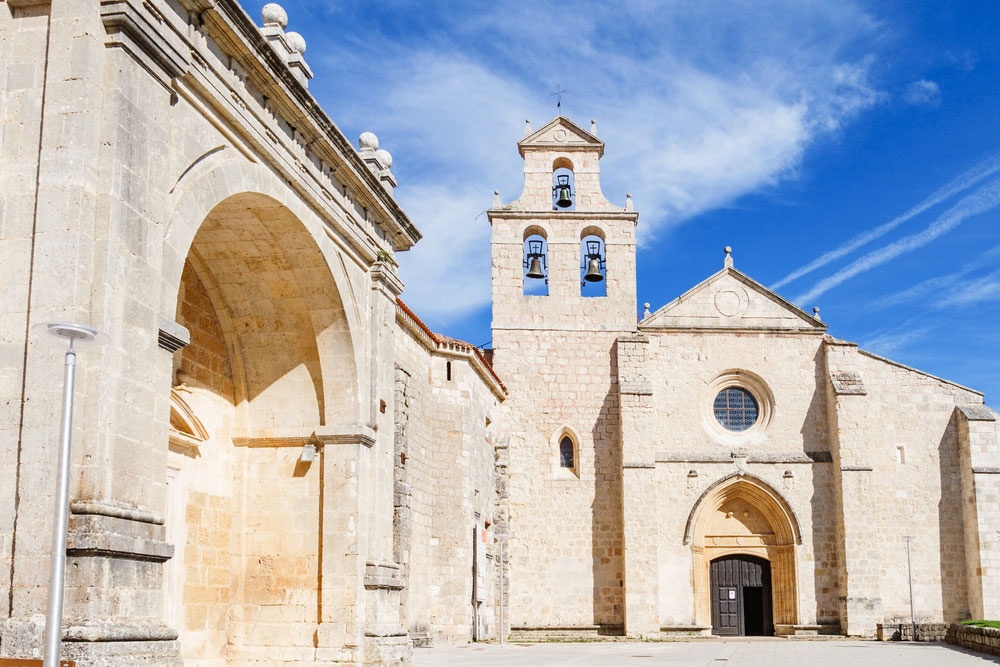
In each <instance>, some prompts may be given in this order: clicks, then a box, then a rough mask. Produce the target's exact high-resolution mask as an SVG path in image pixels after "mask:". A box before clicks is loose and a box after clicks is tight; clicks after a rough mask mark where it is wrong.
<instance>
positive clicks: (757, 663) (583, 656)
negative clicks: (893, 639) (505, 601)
mask: <svg viewBox="0 0 1000 667" xmlns="http://www.w3.org/2000/svg"><path fill="white" fill-rule="evenodd" d="M413 655H414V664H415V665H416V667H471V666H474V667H507V666H514V665H517V666H518V667H556V666H557V665H558V666H562V665H573V666H574V667H588V666H593V667H619V666H625V665H629V666H631V665H670V666H671V667H765V666H767V667H770V666H771V665H808V666H809V667H869V666H871V667H876V666H877V667H894V666H896V665H899V666H903V665H905V666H906V667H985V665H997V664H1000V659H997V658H991V657H989V656H985V655H979V654H975V653H972V652H970V651H965V650H963V649H958V648H955V647H952V646H949V645H947V644H910V643H884V642H875V641H846V640H845V641H789V640H784V639H759V640H738V641H737V640H730V641H722V640H720V641H694V642H662V643H649V642H646V643H639V642H607V643H592V644H507V645H505V646H498V645H496V644H488V645H487V644H472V645H469V646H445V647H439V648H431V649H419V650H416V651H414V653H413Z"/></svg>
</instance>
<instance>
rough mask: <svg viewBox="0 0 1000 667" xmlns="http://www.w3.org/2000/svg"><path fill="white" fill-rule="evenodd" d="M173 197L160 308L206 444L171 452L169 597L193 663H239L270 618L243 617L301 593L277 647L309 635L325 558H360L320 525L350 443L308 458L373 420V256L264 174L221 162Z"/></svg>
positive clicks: (277, 623) (278, 624)
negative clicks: (306, 450)
mask: <svg viewBox="0 0 1000 667" xmlns="http://www.w3.org/2000/svg"><path fill="white" fill-rule="evenodd" d="M212 159H213V158H208V160H212ZM173 196H174V197H175V199H174V207H173V209H172V213H171V214H170V215H169V217H168V218H167V222H166V232H165V245H164V257H163V269H162V284H161V295H162V296H161V299H162V301H161V312H162V313H163V314H164V315H166V316H168V317H170V316H172V317H174V318H175V319H176V320H177V321H178V322H180V323H181V324H183V325H185V326H187V327H188V328H189V329H190V330H191V337H192V340H191V344H190V345H188V346H187V347H185V348H183V349H182V350H181V351H180V352H178V353H177V354H176V355H175V367H176V368H175V370H176V371H177V377H176V381H177V388H178V389H181V390H183V391H184V392H185V393H184V401H185V403H187V404H188V405H189V407H190V408H191V412H192V414H194V413H195V412H197V414H198V416H199V418H201V421H202V422H203V427H204V431H205V433H206V435H207V438H205V439H204V440H199V441H197V442H196V443H195V444H196V447H195V446H190V445H189V446H188V447H186V448H180V447H179V446H178V445H177V444H176V443H175V442H172V443H171V444H172V445H173V446H172V447H171V448H170V450H169V452H168V456H170V457H172V459H171V460H168V465H173V466H174V467H175V472H174V482H173V484H174V486H175V488H176V491H175V492H173V493H172V496H171V499H170V500H169V503H170V507H171V509H170V510H169V512H168V514H169V515H170V516H171V517H172V518H171V519H169V520H168V531H170V533H171V535H172V537H171V540H172V541H174V542H175V545H176V547H177V549H176V552H175V553H176V556H175V558H174V559H173V560H172V561H171V563H170V565H169V567H170V568H172V572H170V577H171V581H172V582H173V584H172V585H173V588H171V589H170V590H168V591H167V592H166V593H165V599H166V600H167V601H168V603H169V605H170V606H171V607H172V608H173V609H174V610H176V611H175V615H176V618H175V619H173V620H174V622H176V623H177V625H178V629H179V630H180V631H181V646H182V654H183V656H184V657H185V659H188V658H191V659H192V660H200V661H215V660H220V659H222V658H223V656H225V655H229V656H230V659H240V658H242V657H245V656H246V655H250V654H252V652H253V651H254V650H256V649H255V646H254V642H253V637H254V636H256V634H257V632H258V626H257V624H258V623H259V622H260V619H259V618H256V617H252V615H250V614H248V613H246V610H247V609H251V608H254V609H256V608H258V607H261V606H263V607H267V608H269V609H271V608H277V607H279V606H283V603H284V602H285V601H286V600H287V599H291V598H294V599H295V600H296V601H297V602H296V604H295V605H288V607H289V608H288V609H285V610H284V611H283V612H282V614H281V615H280V618H278V617H275V618H274V619H273V623H272V624H271V626H270V627H271V628H272V630H273V636H274V637H275V639H274V641H275V642H277V643H280V642H285V643H287V645H289V646H293V645H295V646H297V645H301V644H302V643H303V642H306V641H312V639H311V638H312V633H313V632H314V630H315V623H316V617H317V614H318V613H319V612H318V610H319V609H321V608H322V596H323V595H324V591H323V589H322V587H321V585H320V583H319V582H321V574H320V573H321V572H322V568H323V567H324V565H323V561H322V555H323V549H324V548H329V549H330V550H331V551H338V552H340V553H345V554H346V553H348V551H349V545H348V544H347V540H348V538H347V537H343V542H340V541H338V540H340V539H341V538H340V534H338V536H337V537H327V536H326V533H325V532H324V530H323V525H324V524H323V516H324V515H323V507H324V506H323V502H324V500H323V499H324V497H325V495H324V494H328V495H327V496H326V497H332V496H335V495H337V493H338V489H339V487H338V489H327V488H325V487H324V482H323V474H324V473H323V470H324V468H325V466H326V465H327V464H326V461H327V460H334V459H335V457H337V456H339V455H341V454H343V450H342V449H340V448H339V447H336V446H333V445H331V446H330V447H331V449H330V450H326V448H323V453H322V454H321V455H319V456H317V457H315V458H316V460H315V462H314V461H313V460H311V459H306V458H305V457H303V456H302V454H301V452H302V451H303V444H304V443H307V442H313V440H312V434H313V433H314V432H317V433H318V432H325V433H339V432H356V431H357V429H358V426H357V424H359V423H361V422H363V421H364V420H363V419H362V418H361V415H362V414H363V413H362V411H361V405H362V404H365V403H363V402H364V401H365V400H366V396H367V395H368V392H370V389H369V386H368V383H367V379H368V378H369V377H370V376H368V374H367V373H364V372H362V370H363V369H367V368H368V363H369V357H370V355H369V354H366V351H365V347H364V342H365V341H366V340H367V337H366V336H365V334H364V332H365V331H367V330H368V327H366V326H363V325H362V324H361V323H362V322H364V320H363V319H362V317H361V313H365V314H367V310H368V304H367V298H368V296H367V295H368V294H370V293H371V291H370V289H369V288H368V285H369V278H368V275H367V270H368V269H367V265H368V262H367V261H366V260H365V258H364V257H361V256H359V255H358V251H357V250H356V248H354V246H352V245H351V244H350V243H348V241H347V240H346V239H345V238H342V237H340V236H338V233H339V232H340V231H343V230H338V229H337V228H336V227H332V226H330V225H328V224H327V222H326V221H325V220H323V219H322V218H320V217H319V215H317V213H316V212H315V210H313V209H312V208H310V207H309V206H308V205H307V203H306V200H304V199H302V198H300V197H299V195H298V194H297V193H296V192H295V191H294V190H293V189H292V188H291V187H290V186H289V185H288V184H286V183H284V182H283V181H281V180H280V179H278V178H277V177H276V176H275V175H274V174H273V173H271V172H270V171H269V170H267V169H266V168H264V167H261V166H258V165H253V164H249V163H246V162H237V161H229V162H222V163H219V162H212V164H211V168H208V167H205V166H202V167H197V168H194V169H192V170H190V172H189V173H188V174H187V175H185V176H183V177H182V178H181V180H180V181H179V183H178V186H177V187H176V191H175V193H174V195H173ZM344 234H345V236H346V232H344ZM199 355H201V356H199ZM178 414H180V413H178ZM175 421H177V423H178V425H180V426H186V425H187V423H186V422H185V423H181V421H179V420H175ZM188 421H190V420H188ZM320 427H325V428H323V429H321V428H320ZM176 430H179V429H176ZM188 430H190V429H188ZM173 440H174V441H179V438H178V436H176V435H174V438H173ZM188 440H190V438H188ZM182 444H183V443H182ZM178 455H179V456H178ZM328 457H329V458H328ZM344 500H345V502H346V500H347V499H346V497H345V498H344ZM324 539H326V540H327V541H326V542H324ZM350 558H351V556H349V555H348V556H345V560H349V559H350ZM207 572H211V573H212V574H211V576H207V575H206V574H205V573H207ZM233 581H237V582H238V585H231V582H233ZM269 622H270V621H269ZM307 629H308V630H307Z"/></svg>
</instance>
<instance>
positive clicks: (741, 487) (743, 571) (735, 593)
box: [684, 474, 801, 635]
mask: <svg viewBox="0 0 1000 667" xmlns="http://www.w3.org/2000/svg"><path fill="white" fill-rule="evenodd" d="M684 542H685V544H690V545H691V553H692V568H693V572H692V578H693V580H694V607H695V608H694V616H695V622H696V623H697V624H698V625H702V626H711V627H712V631H713V633H715V634H722V635H745V634H761V635H770V634H774V628H775V626H778V625H796V624H798V594H797V587H796V575H795V546H796V545H797V544H798V543H800V542H801V539H800V536H799V528H798V522H797V521H796V520H795V515H794V513H793V512H792V510H791V508H790V507H789V506H788V503H787V502H785V500H784V498H782V497H781V495H780V494H779V493H778V492H777V491H775V490H774V488H772V487H771V486H770V485H768V484H767V483H766V482H764V481H763V480H761V479H758V478H755V477H753V476H750V475H746V474H743V475H737V474H734V475H730V476H729V477H725V478H723V479H721V480H719V481H718V482H716V483H715V484H714V485H712V486H711V487H709V489H708V490H706V491H705V493H703V494H702V496H701V498H699V500H698V502H697V503H696V504H695V506H694V508H693V509H692V510H691V515H690V516H689V517H688V523H687V529H686V531H685V535H684Z"/></svg>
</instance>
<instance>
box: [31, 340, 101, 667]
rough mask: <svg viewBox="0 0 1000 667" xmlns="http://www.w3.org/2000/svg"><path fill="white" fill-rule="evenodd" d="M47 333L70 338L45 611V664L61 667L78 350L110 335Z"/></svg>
mask: <svg viewBox="0 0 1000 667" xmlns="http://www.w3.org/2000/svg"><path fill="white" fill-rule="evenodd" d="M38 328H41V329H43V330H44V331H45V332H46V333H47V334H49V335H50V336H53V337H55V338H59V339H60V340H64V341H69V348H68V349H67V350H66V358H65V366H64V369H63V398H62V421H61V425H60V428H59V467H58V470H57V474H56V507H55V526H54V527H53V530H52V571H51V572H50V574H49V606H48V611H47V612H46V614H45V653H44V656H45V659H44V661H43V667H58V666H59V653H60V650H61V648H62V610H63V592H64V586H65V583H66V527H67V524H68V520H69V464H70V439H71V436H72V434H73V387H74V382H75V380H76V350H75V349H74V347H75V348H77V349H80V348H83V347H87V346H92V345H103V344H104V343H106V342H107V340H108V337H107V335H105V334H103V333H101V332H100V331H98V330H97V329H94V328H92V327H88V326H85V325H82V324H71V323H67V322H47V323H44V324H40V325H38Z"/></svg>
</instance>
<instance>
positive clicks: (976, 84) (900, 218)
mask: <svg viewBox="0 0 1000 667" xmlns="http://www.w3.org/2000/svg"><path fill="white" fill-rule="evenodd" d="M263 4H264V3H262V2H246V1H245V2H244V6H245V7H246V8H247V10H248V11H249V12H250V14H251V16H253V18H254V19H255V20H258V22H259V16H260V11H259V10H260V7H261V6H263ZM282 4H283V6H284V7H285V9H286V11H287V12H288V15H289V25H288V30H290V31H297V32H300V33H301V34H302V35H303V36H304V37H305V39H306V41H307V43H308V49H307V52H306V60H307V62H308V63H309V65H310V66H311V67H312V69H313V71H314V72H315V75H316V76H315V78H314V79H313V81H312V82H311V84H310V90H311V91H312V93H313V95H314V96H315V97H316V98H317V100H318V101H319V102H320V103H321V104H322V105H323V107H324V108H325V109H326V111H327V113H328V114H329V115H330V117H331V118H332V119H333V120H334V122H335V123H336V124H337V125H338V127H340V129H341V130H342V131H343V132H344V133H345V134H346V135H347V136H348V138H350V139H351V140H355V141H356V139H357V137H358V135H359V134H360V133H361V132H363V131H366V130H368V131H372V132H374V133H375V134H377V135H378V137H379V139H380V142H381V147H382V148H385V149H387V150H389V151H390V152H391V153H392V155H393V160H394V164H393V172H394V173H395V174H396V177H397V178H398V179H399V188H398V189H397V191H396V195H397V198H398V200H399V201H400V203H401V204H402V205H403V207H404V209H405V210H406V211H407V213H408V214H409V216H410V217H411V219H412V220H413V221H414V223H416V224H417V226H418V227H419V228H420V229H421V231H422V232H423V234H424V240H423V241H422V242H421V243H420V244H418V246H417V247H416V248H415V249H414V250H412V251H410V252H408V253H405V254H402V255H401V256H400V262H401V265H402V266H401V275H402V277H403V279H404V281H405V282H406V292H405V293H404V295H403V298H404V299H405V300H406V301H407V302H408V303H409V304H410V305H411V307H412V308H413V309H414V310H415V311H416V312H417V313H418V314H419V315H420V316H421V317H422V318H423V319H424V320H425V321H426V322H427V323H428V324H429V325H430V326H431V327H432V328H433V329H435V330H438V331H441V332H443V333H446V334H449V335H452V336H455V337H457V338H462V339H464V340H468V341H470V342H472V343H474V344H480V343H486V342H487V341H489V339H490V332H489V323H490V301H489V299H490V290H489V277H490V257H489V234H490V227H489V224H488V222H487V220H486V216H485V214H484V211H485V210H486V209H487V208H488V207H489V206H490V204H491V200H492V193H493V191H494V190H499V191H500V193H501V196H502V198H503V200H504V201H510V200H512V199H515V198H516V197H517V196H518V195H519V194H520V191H521V179H522V172H521V168H522V165H521V160H520V157H519V156H518V154H517V149H516V142H517V140H518V139H520V138H521V137H522V136H523V132H524V121H525V119H530V120H531V121H532V125H533V126H534V127H536V128H537V127H540V126H541V125H542V124H544V123H545V122H547V121H548V120H550V119H551V118H552V117H553V116H555V115H556V113H557V111H556V106H555V102H556V98H555V97H554V96H553V95H552V93H553V91H555V90H556V89H557V88H561V89H564V90H566V91H568V92H567V93H565V95H564V96H563V98H562V110H563V113H564V115H566V116H568V117H569V118H571V119H573V120H575V121H576V122H577V123H578V124H580V125H581V126H583V127H585V128H586V127H589V122H590V120H591V119H595V120H596V121H597V124H598V134H599V136H600V137H601V138H602V139H603V140H604V141H605V142H606V146H607V148H606V152H605V156H604V159H603V160H602V161H601V165H602V168H601V171H602V185H603V189H604V192H605V195H606V196H607V197H608V199H610V200H611V201H613V202H617V203H621V204H623V205H624V201H625V194H626V193H631V194H632V196H633V199H634V202H635V208H636V210H637V211H639V227H638V229H637V232H638V235H639V243H640V246H639V256H638V262H639V275H638V300H639V303H640V304H641V303H643V302H650V303H651V304H652V309H653V310H655V309H657V308H659V307H660V306H662V305H664V304H665V303H668V302H669V301H671V300H672V299H674V298H675V297H677V296H678V295H680V294H681V293H683V292H685V291H686V290H687V289H688V288H690V287H691V286H693V285H694V284H696V283H698V282H700V281H701V280H703V279H704V278H706V277H707V276H709V275H710V274H712V273H714V272H715V271H717V270H718V269H719V268H721V266H722V258H723V253H722V248H723V246H725V245H730V246H732V247H733V256H734V259H735V263H736V267H737V268H738V269H740V270H741V271H743V272H744V273H746V274H748V275H749V276H751V277H752V278H754V279H756V280H758V281H759V282H761V283H763V284H764V285H767V286H769V287H772V288H774V289H776V291H778V293H780V294H781V295H782V296H784V297H785V298H787V299H789V300H791V301H793V302H795V303H797V304H799V305H800V306H801V307H803V308H804V309H805V310H807V311H810V312H811V310H812V307H813V306H819V307H820V309H821V315H822V318H823V319H824V321H826V322H827V324H828V325H829V327H830V329H829V331H830V333H831V334H832V335H834V336H836V337H838V338H842V339H847V340H852V341H855V342H857V343H859V344H860V345H861V346H862V347H863V348H865V349H868V350H870V351H872V352H875V353H876V354H882V355H885V356H888V357H890V358H892V359H895V360H897V361H899V362H901V363H904V364H907V365H910V366H914V367H916V368H919V369H921V370H924V371H926V372H929V373H932V374H934V375H939V376H942V377H945V378H947V379H949V380H952V381H955V382H958V383H960V384H964V385H966V386H970V387H973V388H976V389H978V390H980V391H984V392H986V394H987V397H986V398H987V403H989V404H991V405H992V406H993V407H1000V353H998V347H1000V346H998V343H1000V335H998V333H997V331H998V326H1000V131H998V121H1000V104H998V102H1000V37H998V35H1000V31H998V30H997V26H998V25H1000V4H998V3H995V2H989V1H982V0H978V1H968V2H933V3H932V2H903V1H900V2H849V1H846V0H837V1H836V2H834V1H824V2H819V1H816V2H810V1H809V0H794V1H792V0H789V1H787V2H768V1H766V0H745V1H741V0H731V1H728V2H721V1H720V2H712V1H700V2H693V1H691V2H680V1H678V2H656V1H653V0H642V1H637V2H625V1H623V2H561V3H557V2H549V1H548V0H535V1H533V2H503V1H498V2H491V3H470V2H464V3H457V2H413V1H410V2H406V1H402V0H395V1H392V0H386V1H380V0H368V1H365V2H360V1H349V0H337V1H335V2H328V1H327V0H311V1H308V0H297V1H294V2H293V1H291V0H289V1H286V2H284V3H282Z"/></svg>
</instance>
